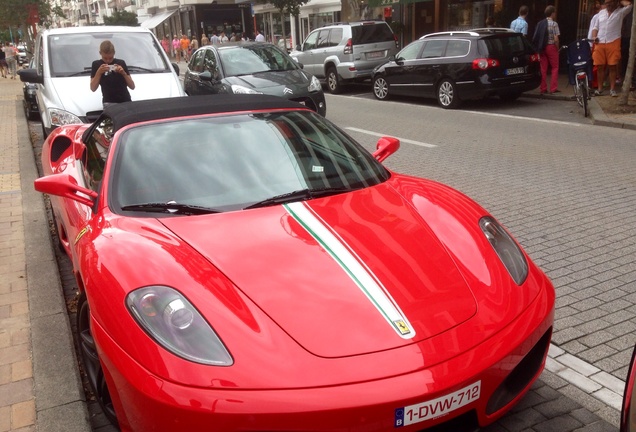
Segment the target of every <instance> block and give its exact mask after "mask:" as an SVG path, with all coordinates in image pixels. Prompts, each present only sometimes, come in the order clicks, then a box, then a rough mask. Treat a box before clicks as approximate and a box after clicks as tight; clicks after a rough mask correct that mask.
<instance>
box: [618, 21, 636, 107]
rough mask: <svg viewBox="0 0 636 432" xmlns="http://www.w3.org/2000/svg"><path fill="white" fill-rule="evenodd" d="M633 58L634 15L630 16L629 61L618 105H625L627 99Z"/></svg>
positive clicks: (635, 44) (635, 50)
mask: <svg viewBox="0 0 636 432" xmlns="http://www.w3.org/2000/svg"><path fill="white" fill-rule="evenodd" d="M634 56H636V13H634V14H632V32H631V37H630V40H629V60H628V61H627V70H626V71H625V76H624V77H623V90H622V91H621V94H620V97H619V98H618V104H619V105H627V104H628V103H629V102H628V99H629V89H630V87H631V84H632V77H633V76H634Z"/></svg>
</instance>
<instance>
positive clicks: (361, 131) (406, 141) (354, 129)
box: [345, 127, 437, 148]
mask: <svg viewBox="0 0 636 432" xmlns="http://www.w3.org/2000/svg"><path fill="white" fill-rule="evenodd" d="M345 129H347V130H350V131H354V132H359V133H363V134H366V135H371V136H377V137H383V136H391V137H393V138H397V139H399V140H400V142H403V143H409V144H415V145H418V146H422V147H430V148H433V147H437V146H436V145H435V144H427V143H423V142H421V141H413V140H410V139H407V138H400V137H396V136H393V135H387V134H381V133H378V132H373V131H368V130H365V129H358V128H354V127H346V128H345Z"/></svg>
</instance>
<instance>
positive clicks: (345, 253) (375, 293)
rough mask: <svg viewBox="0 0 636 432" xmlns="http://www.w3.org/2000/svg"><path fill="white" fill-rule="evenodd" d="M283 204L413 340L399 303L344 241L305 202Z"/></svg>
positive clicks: (388, 318) (394, 325)
mask: <svg viewBox="0 0 636 432" xmlns="http://www.w3.org/2000/svg"><path fill="white" fill-rule="evenodd" d="M283 206H284V207H285V210H287V212H288V213H289V214H290V215H291V216H292V217H293V218H294V219H295V220H296V221H297V222H298V223H299V224H300V225H301V226H302V227H303V228H305V229H306V230H307V232H308V233H309V234H310V235H311V236H312V237H313V238H314V239H315V240H316V241H317V242H318V243H319V244H320V245H321V246H322V247H323V248H324V249H325V251H327V253H329V255H330V256H331V257H332V258H333V259H334V260H335V261H336V262H337V263H338V264H339V265H340V267H341V268H342V269H343V270H344V271H345V272H346V273H347V274H348V275H349V277H350V278H351V280H353V282H354V283H355V284H356V285H357V286H358V288H360V290H361V291H362V292H363V293H364V295H365V296H366V297H367V298H368V299H369V301H371V303H372V304H373V305H374V306H375V307H376V308H377V310H378V311H379V312H380V314H381V315H382V316H383V317H384V318H385V319H386V321H387V322H388V323H389V324H390V325H391V327H392V328H393V329H394V330H395V331H396V333H397V334H398V335H399V336H400V337H402V338H404V339H412V338H413V337H414V336H415V330H414V329H413V328H412V327H411V324H410V323H409V322H408V320H407V319H406V317H405V316H404V314H403V313H402V311H401V310H400V308H399V307H398V305H397V304H396V303H395V301H394V300H393V298H392V297H391V295H390V294H389V293H388V292H387V290H386V289H385V288H384V287H383V286H382V283H381V282H380V281H379V280H378V279H377V278H376V276H375V275H374V274H373V273H372V272H371V270H370V269H369V268H368V267H367V266H366V265H365V264H364V263H363V262H362V260H361V259H360V258H359V257H358V256H357V255H356V254H355V253H354V252H353V251H352V250H351V248H349V246H348V245H347V244H346V243H345V242H344V240H343V239H342V238H341V237H340V236H339V235H338V234H337V233H335V232H334V231H333V229H331V227H329V226H328V225H327V223H326V222H325V221H323V220H322V219H321V218H320V217H319V216H318V215H317V214H316V213H315V212H314V211H313V210H312V209H311V208H310V207H309V206H308V205H307V204H306V203H304V202H294V203H289V204H284V205H283Z"/></svg>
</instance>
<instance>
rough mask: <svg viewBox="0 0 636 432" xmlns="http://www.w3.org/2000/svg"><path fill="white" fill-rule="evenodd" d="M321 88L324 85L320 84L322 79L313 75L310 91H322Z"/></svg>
mask: <svg viewBox="0 0 636 432" xmlns="http://www.w3.org/2000/svg"><path fill="white" fill-rule="evenodd" d="M321 89H322V86H321V85H320V81H318V78H316V77H315V76H313V75H312V77H311V83H310V84H309V91H310V92H315V91H320V90H321Z"/></svg>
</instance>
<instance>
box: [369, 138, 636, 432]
mask: <svg viewBox="0 0 636 432" xmlns="http://www.w3.org/2000/svg"><path fill="white" fill-rule="evenodd" d="M375 148H376V151H375V152H373V157H374V158H376V159H377V160H378V162H382V161H383V160H384V159H386V158H388V157H389V156H391V155H392V154H393V153H395V152H396V151H397V150H398V149H399V148H400V140H399V139H397V138H392V137H382V138H380V139H379V140H378V143H377V144H376V145H375ZM634 432H636V431H634Z"/></svg>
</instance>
